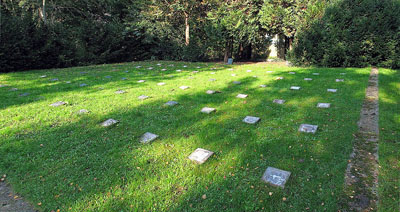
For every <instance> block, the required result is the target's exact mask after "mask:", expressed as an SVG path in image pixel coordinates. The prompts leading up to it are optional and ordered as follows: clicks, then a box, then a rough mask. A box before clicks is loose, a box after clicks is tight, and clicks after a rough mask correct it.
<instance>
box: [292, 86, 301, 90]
mask: <svg viewBox="0 0 400 212" xmlns="http://www.w3.org/2000/svg"><path fill="white" fill-rule="evenodd" d="M300 89H301V88H300V87H299V86H291V87H290V90H300Z"/></svg>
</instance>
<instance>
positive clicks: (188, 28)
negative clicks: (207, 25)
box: [185, 12, 190, 46]
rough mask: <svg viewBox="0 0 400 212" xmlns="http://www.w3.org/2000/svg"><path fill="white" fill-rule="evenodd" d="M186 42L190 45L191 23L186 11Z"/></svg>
mask: <svg viewBox="0 0 400 212" xmlns="http://www.w3.org/2000/svg"><path fill="white" fill-rule="evenodd" d="M185 27H186V30H185V44H186V46H189V42H190V31H189V30H190V25H189V14H188V13H187V12H185Z"/></svg>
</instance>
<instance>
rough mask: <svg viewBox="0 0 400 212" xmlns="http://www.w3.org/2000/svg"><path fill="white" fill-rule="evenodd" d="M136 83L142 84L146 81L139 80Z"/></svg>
mask: <svg viewBox="0 0 400 212" xmlns="http://www.w3.org/2000/svg"><path fill="white" fill-rule="evenodd" d="M137 82H138V83H143V82H146V80H139V81H137Z"/></svg>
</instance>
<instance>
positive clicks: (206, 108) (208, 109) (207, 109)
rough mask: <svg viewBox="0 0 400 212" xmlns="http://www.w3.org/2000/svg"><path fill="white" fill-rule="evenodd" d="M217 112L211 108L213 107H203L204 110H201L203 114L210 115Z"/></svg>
mask: <svg viewBox="0 0 400 212" xmlns="http://www.w3.org/2000/svg"><path fill="white" fill-rule="evenodd" d="M215 111H217V110H216V109H215V108H211V107H203V109H201V112H202V113H207V114H210V113H212V112H215Z"/></svg>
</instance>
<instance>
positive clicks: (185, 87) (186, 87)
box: [179, 85, 190, 90]
mask: <svg viewBox="0 0 400 212" xmlns="http://www.w3.org/2000/svg"><path fill="white" fill-rule="evenodd" d="M179 88H180V89H182V90H186V89H188V88H190V87H189V86H185V85H183V86H181V87H179Z"/></svg>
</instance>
